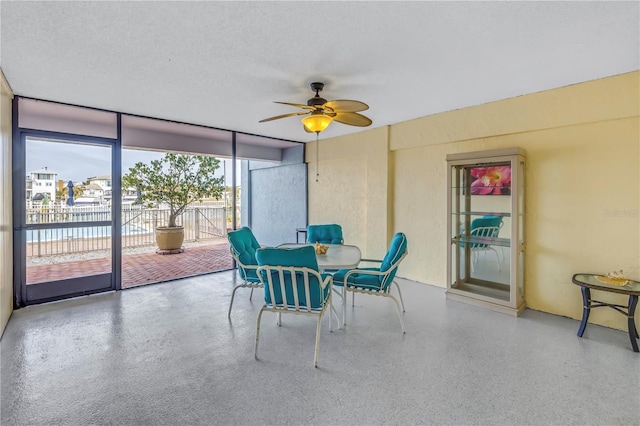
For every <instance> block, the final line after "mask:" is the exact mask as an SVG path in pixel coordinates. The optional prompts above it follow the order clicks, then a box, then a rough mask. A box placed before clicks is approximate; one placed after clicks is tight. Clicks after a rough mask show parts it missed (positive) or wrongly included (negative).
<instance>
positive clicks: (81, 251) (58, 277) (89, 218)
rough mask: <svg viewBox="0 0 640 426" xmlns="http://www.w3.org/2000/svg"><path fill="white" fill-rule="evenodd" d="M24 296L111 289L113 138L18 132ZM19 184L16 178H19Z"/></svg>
mask: <svg viewBox="0 0 640 426" xmlns="http://www.w3.org/2000/svg"><path fill="white" fill-rule="evenodd" d="M23 138H24V142H23V145H22V146H24V159H25V161H24V164H25V174H26V176H24V185H19V186H22V187H23V188H24V192H23V193H22V200H21V203H22V205H21V206H20V207H21V209H20V210H21V211H22V212H23V213H22V214H21V216H22V217H21V221H20V226H19V227H18V231H19V232H18V235H17V236H18V238H19V240H20V241H21V248H22V259H23V262H22V263H23V265H24V268H23V273H22V274H21V290H22V291H21V293H22V300H23V301H24V302H25V303H26V304H30V303H35V302H42V301H47V300H54V299H59V298H64V297H67V296H76V295H81V294H88V293H93V292H97V291H104V290H109V289H113V288H115V287H114V279H113V270H114V265H113V258H114V256H113V249H114V244H113V242H114V232H113V229H114V228H113V225H114V223H113V216H114V215H113V213H112V212H113V203H112V196H113V185H112V179H111V175H112V171H113V167H112V163H113V162H112V158H113V149H114V147H113V144H111V143H108V142H106V141H102V142H97V141H95V140H92V138H86V139H84V140H83V139H76V138H74V140H65V139H61V138H49V137H43V136H33V135H29V134H26V135H23ZM20 184H22V182H20Z"/></svg>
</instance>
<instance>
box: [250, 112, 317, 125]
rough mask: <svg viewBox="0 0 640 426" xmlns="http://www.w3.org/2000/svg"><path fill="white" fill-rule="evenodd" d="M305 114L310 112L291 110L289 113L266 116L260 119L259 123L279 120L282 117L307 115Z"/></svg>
mask: <svg viewBox="0 0 640 426" xmlns="http://www.w3.org/2000/svg"><path fill="white" fill-rule="evenodd" d="M305 114H309V113H308V112H307V111H301V112H290V113H289V114H282V115H276V116H275V117H269V118H265V119H264V120H260V121H259V122H258V123H265V122H267V121H272V120H278V119H280V118H285V117H293V116H294V115H305Z"/></svg>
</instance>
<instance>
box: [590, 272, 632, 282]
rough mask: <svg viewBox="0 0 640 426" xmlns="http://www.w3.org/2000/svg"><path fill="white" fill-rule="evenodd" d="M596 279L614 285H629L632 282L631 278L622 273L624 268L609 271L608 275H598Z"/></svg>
mask: <svg viewBox="0 0 640 426" xmlns="http://www.w3.org/2000/svg"><path fill="white" fill-rule="evenodd" d="M596 279H597V280H598V281H601V282H603V283H606V284H612V285H620V286H622V285H627V284H631V280H629V278H627V277H625V276H624V274H623V273H622V269H620V270H619V271H613V272H609V273H608V274H607V275H596Z"/></svg>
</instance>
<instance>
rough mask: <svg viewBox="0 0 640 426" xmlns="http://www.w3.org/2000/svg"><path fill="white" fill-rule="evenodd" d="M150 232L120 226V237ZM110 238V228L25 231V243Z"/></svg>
mask: <svg viewBox="0 0 640 426" xmlns="http://www.w3.org/2000/svg"><path fill="white" fill-rule="evenodd" d="M151 232H152V230H150V229H146V228H142V227H140V226H136V225H132V224H130V223H128V224H126V225H123V226H122V235H144V234H150V233H151ZM110 236H111V227H110V226H78V227H74V228H63V229H29V230H27V243H33V242H37V241H58V240H69V239H78V238H103V237H110Z"/></svg>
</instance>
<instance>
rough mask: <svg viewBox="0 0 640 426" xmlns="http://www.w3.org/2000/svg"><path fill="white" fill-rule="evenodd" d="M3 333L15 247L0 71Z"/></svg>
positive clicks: (7, 117)
mask: <svg viewBox="0 0 640 426" xmlns="http://www.w3.org/2000/svg"><path fill="white" fill-rule="evenodd" d="M0 89H1V90H0V91H1V94H0V139H1V140H2V150H1V155H0V164H1V165H2V167H1V168H0V170H2V171H1V172H0V174H1V175H0V176H1V179H2V180H1V181H0V205H2V210H1V212H0V335H1V334H2V332H3V331H4V328H5V327H6V325H7V321H9V317H10V316H11V312H12V311H13V249H12V241H13V234H12V229H13V225H12V219H11V130H12V126H11V102H12V99H13V93H12V92H11V88H10V87H9V84H8V83H7V80H6V79H5V77H4V74H3V73H2V70H0Z"/></svg>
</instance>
